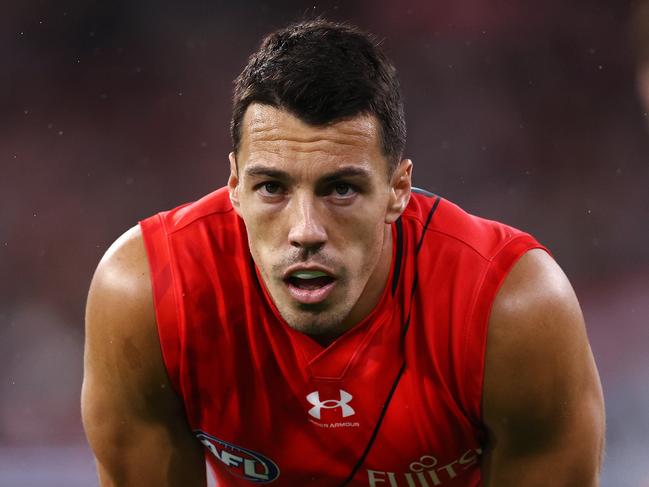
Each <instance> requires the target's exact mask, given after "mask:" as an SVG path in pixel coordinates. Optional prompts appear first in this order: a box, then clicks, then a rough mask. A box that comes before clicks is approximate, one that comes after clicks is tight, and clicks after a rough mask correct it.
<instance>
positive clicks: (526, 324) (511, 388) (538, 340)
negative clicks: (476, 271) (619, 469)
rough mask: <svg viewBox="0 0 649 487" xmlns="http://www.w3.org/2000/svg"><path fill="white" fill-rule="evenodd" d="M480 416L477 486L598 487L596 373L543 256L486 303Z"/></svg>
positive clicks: (533, 257) (524, 262)
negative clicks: (481, 456)
mask: <svg viewBox="0 0 649 487" xmlns="http://www.w3.org/2000/svg"><path fill="white" fill-rule="evenodd" d="M483 418H484V423H485V426H486V428H487V433H488V444H487V448H486V454H485V460H484V467H483V477H484V481H485V486H497V487H509V486H517V487H532V486H539V487H540V486H546V485H553V486H556V487H563V486H565V487H568V486H570V487H573V486H575V487H576V486H580V487H593V486H596V485H598V473H599V467H600V462H601V455H602V448H603V443H604V405H603V399H602V391H601V385H600V382H599V376H598V374H597V369H596V367H595V362H594V359H593V356H592V352H591V349H590V346H589V343H588V338H587V335H586V329H585V325H584V322H583V317H582V314H581V310H580V308H579V304H578V302H577V298H576V297H575V294H574V292H573V290H572V287H571V286H570V283H569V282H568V280H567V278H566V277H565V275H564V274H563V272H562V271H561V269H560V268H559V266H558V265H557V264H556V263H555V262H554V260H553V259H552V258H551V257H550V256H549V255H548V254H546V253H545V252H543V251H541V250H532V251H530V252H528V253H527V254H525V255H524V256H523V257H521V259H520V260H519V261H518V262H517V264H516V265H515V266H514V268H513V269H512V270H511V272H510V274H509V275H508V276H507V278H506V279H505V282H504V283H503V286H502V287H501V289H500V290H499V292H498V295H497V297H496V299H495V301H494V306H493V310H492V313H491V318H490V322H489V333H488V338H487V352H486V363H485V382H484V394H483Z"/></svg>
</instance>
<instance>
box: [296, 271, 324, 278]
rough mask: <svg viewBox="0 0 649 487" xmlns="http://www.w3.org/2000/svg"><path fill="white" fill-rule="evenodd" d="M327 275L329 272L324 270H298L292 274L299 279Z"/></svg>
mask: <svg viewBox="0 0 649 487" xmlns="http://www.w3.org/2000/svg"><path fill="white" fill-rule="evenodd" d="M326 276H327V274H325V273H324V272H322V271H298V272H294V273H293V274H291V277H295V278H297V279H315V278H317V277H326Z"/></svg>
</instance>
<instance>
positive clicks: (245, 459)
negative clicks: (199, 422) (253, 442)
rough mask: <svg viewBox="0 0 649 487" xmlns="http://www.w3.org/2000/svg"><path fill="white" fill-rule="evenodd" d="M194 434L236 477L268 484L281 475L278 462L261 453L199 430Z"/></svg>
mask: <svg viewBox="0 0 649 487" xmlns="http://www.w3.org/2000/svg"><path fill="white" fill-rule="evenodd" d="M194 434H195V435H196V438H198V440H199V441H200V442H201V443H202V444H203V445H204V446H205V448H207V449H208V450H209V451H210V453H212V455H214V456H215V457H216V458H217V460H219V461H220V462H221V463H223V464H224V465H225V466H226V467H228V472H230V473H231V474H232V475H234V476H235V477H238V478H240V479H243V480H247V481H249V482H253V483H255V484H267V483H269V482H272V481H273V480H276V479H277V477H279V467H278V466H277V464H276V463H275V462H273V461H272V460H271V459H270V458H267V457H265V456H264V455H262V454H261V453H257V452H254V451H252V450H247V449H246V448H241V447H240V446H237V445H233V444H232V443H228V442H227V441H223V440H219V439H218V438H215V437H213V436H212V435H208V434H207V433H203V432H202V431H199V430H196V431H194Z"/></svg>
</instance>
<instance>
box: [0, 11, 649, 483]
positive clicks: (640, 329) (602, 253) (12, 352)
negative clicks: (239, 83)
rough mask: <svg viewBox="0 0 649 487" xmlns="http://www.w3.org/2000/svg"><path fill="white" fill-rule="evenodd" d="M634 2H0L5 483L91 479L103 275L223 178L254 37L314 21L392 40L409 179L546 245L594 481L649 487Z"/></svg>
mask: <svg viewBox="0 0 649 487" xmlns="http://www.w3.org/2000/svg"><path fill="white" fill-rule="evenodd" d="M633 7H634V4H633V3H631V2H627V1H604V0H589V1H585V0H582V1H573V2H559V1H558V0H551V1H546V2H530V1H527V2H525V1H522V2H508V1H502V0H500V1H487V0H463V1H459V2H434V1H426V0H419V1H414V0H412V1H396V0H395V1H377V0H375V1H369V0H361V1H356V2H334V1H325V2H323V1H317V2H312V3H307V2H301V1H288V0H285V1H281V2H263V1H242V2H240V3H238V4H234V3H231V2H218V1H210V2H208V1H185V2H170V1H153V0H145V1H135V2H131V1H126V0H116V1H112V2H105V1H104V2H99V1H87V0H84V1H81V0H73V1H56V2H55V1H45V0H43V1H37V0H27V1H22V2H9V1H4V2H2V9H1V11H0V276H2V279H0V371H2V373H1V374H0V486H8V487H9V486H11V487H13V486H32V485H33V486H36V485H42V484H46V485H49V486H59V485H60V486H66V487H69V486H75V485H96V481H95V480H94V467H93V464H92V457H91V455H90V453H89V450H88V448H87V447H86V446H85V443H84V438H83V432H82V429H81V423H80V414H79V393H80V385H81V376H82V346H83V308H84V301H85V294H86V291H87V288H88V285H89V282H90V279H91V276H92V273H93V271H94V268H95V266H96V264H97V262H98V260H99V259H100V257H101V256H102V254H103V252H104V251H105V250H106V248H107V247H108V246H109V245H110V243H111V242H112V241H113V240H114V239H115V238H116V237H118V236H119V235H120V234H121V233H122V232H123V231H125V230H126V229H128V228H129V227H130V226H132V225H134V224H136V223H137V221H138V220H139V219H142V218H144V217H147V216H149V215H151V214H153V213H154V212H156V211H160V210H163V209H168V208H171V207H174V206H176V205H178V204H180V203H183V202H186V201H190V200H193V199H196V198H198V197H200V196H201V195H203V194H204V193H207V192H209V191H211V190H213V189H215V188H217V187H219V186H222V185H223V184H224V183H225V181H226V175H227V168H228V164H227V153H228V152H229V150H230V141H229V135H228V124H229V118H230V99H231V88H232V79H233V78H234V77H235V76H236V75H237V74H238V73H239V71H240V70H241V69H242V68H243V66H244V65H245V63H246V59H247V57H248V55H249V54H250V53H251V52H252V51H253V50H254V49H255V48H256V46H257V45H258V43H259V41H260V39H261V37H262V36H263V35H264V34H265V33H267V32H269V31H271V30H273V29H275V28H277V27H280V26H283V25H285V24H286V23H287V22H289V21H292V20H299V19H303V18H309V17H313V16H315V15H324V16H326V17H328V18H331V19H334V20H346V21H350V22H352V23H355V24H357V25H359V26H361V27H363V28H365V29H367V30H370V31H372V32H374V33H376V34H377V35H378V36H379V37H380V38H382V39H383V46H384V47H385V49H386V50H387V52H388V53H389V55H390V57H391V58H392V59H393V61H394V62H395V64H396V65H397V68H398V69H399V71H400V77H401V82H402V86H403V91H404V93H405V97H406V114H407V120H408V124H409V125H408V128H409V136H408V143H407V155H408V156H410V157H411V158H412V159H413V160H414V162H415V175H414V180H415V183H416V185H418V186H421V187H424V188H427V189H429V190H431V191H434V192H437V193H438V194H440V195H442V196H444V197H446V198H448V199H451V200H453V201H455V202H456V203H458V204H460V205H461V206H463V207H464V208H465V209H467V210H469V211H471V212H474V213H478V214H480V215H482V216H486V217H489V218H494V219H498V220H502V221H505V222H507V223H509V224H511V225H514V226H517V227H519V228H522V229H524V230H526V231H529V232H531V233H533V234H534V235H535V236H536V237H537V238H538V239H539V240H540V241H542V242H543V243H545V244H546V245H548V246H549V247H550V248H551V250H552V251H553V253H554V255H555V257H556V258H557V260H558V261H559V263H560V264H561V265H562V266H563V268H564V269H565V271H566V273H567V274H568V276H569V277H570V278H571V280H572V282H573V284H574V286H575V288H576V290H577V294H578V296H579V298H580V301H581V303H582V306H583V309H584V313H585V315H586V320H587V324H588V330H589V335H590V338H591V342H592V346H593V350H594V352H595V356H596V360H597V362H598V365H599V368H600V373H601V376H602V381H603V385H604V390H605V394H606V401H607V409H608V447H607V455H606V459H605V468H604V473H603V480H602V485H603V486H604V487H626V486H628V487H638V486H642V487H647V486H649V463H647V458H649V414H648V411H649V380H648V379H647V377H648V373H647V372H649V352H648V351H649V326H648V325H649V319H648V316H649V252H648V251H647V249H648V248H649V119H648V117H647V109H646V108H643V107H642V105H641V103H640V101H639V100H640V97H639V96H638V95H637V90H636V75H635V73H636V66H635V59H636V58H635V56H634V50H633V49H632V42H630V38H632V37H633V36H631V35H630V34H629V32H630V30H631V29H630V27H629V26H630V16H631V12H632V10H633ZM640 25H641V27H640V30H641V31H642V29H645V31H647V32H649V22H647V23H646V24H644V25H646V27H644V26H642V25H643V24H642V23H641V24H640ZM637 29H638V28H637V27H636V32H637ZM636 37H637V36H636ZM648 65H649V63H648ZM550 483H551V482H550Z"/></svg>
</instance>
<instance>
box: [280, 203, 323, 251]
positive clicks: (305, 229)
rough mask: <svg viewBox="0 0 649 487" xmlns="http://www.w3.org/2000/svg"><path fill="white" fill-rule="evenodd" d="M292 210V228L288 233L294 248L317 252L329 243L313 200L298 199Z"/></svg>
mask: <svg viewBox="0 0 649 487" xmlns="http://www.w3.org/2000/svg"><path fill="white" fill-rule="evenodd" d="M293 201H294V203H295V206H294V208H292V210H293V211H292V215H291V220H292V221H291V226H290V229H289V232H288V240H289V243H290V244H291V245H292V246H293V247H298V248H301V249H307V250H317V249H318V248H320V247H322V245H324V243H325V242H326V241H327V233H326V231H325V228H324V226H323V225H322V222H321V221H320V220H321V219H320V217H319V216H318V211H317V209H316V207H315V202H314V201H313V199H312V198H307V197H303V198H296V199H294V200H293Z"/></svg>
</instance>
